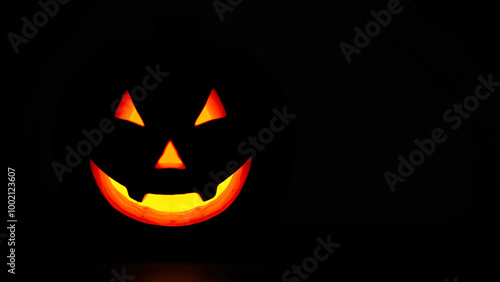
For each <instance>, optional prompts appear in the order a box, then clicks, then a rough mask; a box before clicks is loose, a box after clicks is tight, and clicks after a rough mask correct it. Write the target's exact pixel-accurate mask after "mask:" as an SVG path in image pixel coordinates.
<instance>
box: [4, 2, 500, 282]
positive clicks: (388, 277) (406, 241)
mask: <svg viewBox="0 0 500 282" xmlns="http://www.w3.org/2000/svg"><path fill="white" fill-rule="evenodd" d="M325 2H326V1H325ZM387 2H388V1H356V2H355V3H344V2H342V3H340V2H339V3H336V2H333V3H324V2H320V1H311V2H282V3H276V2H273V3H267V2H260V3H256V2H255V1H243V2H242V3H241V4H240V5H238V6H236V7H234V10H233V11H232V12H226V13H224V21H220V19H219V17H218V15H217V12H216V11H215V9H214V7H213V5H212V3H211V2H210V1H206V2H205V3H202V2H201V1H158V2H140V3H138V2H130V3H127V2H123V1H120V2H115V3H113V2H99V3H87V2H81V1H71V2H70V3H68V4H67V5H65V6H61V7H60V11H59V13H58V14H57V15H56V16H55V17H54V18H51V19H50V20H49V23H48V24H47V25H46V26H45V27H43V28H40V29H39V31H38V33H37V34H36V36H34V37H33V38H32V39H30V40H29V43H28V44H25V45H24V44H21V45H20V47H19V53H18V54H14V52H13V50H12V47H11V45H10V43H9V40H8V39H7V37H6V36H5V37H4V42H3V44H4V45H3V47H4V64H3V95H2V98H3V99H2V105H3V113H4V139H6V140H7V142H6V145H5V147H4V157H3V159H4V160H6V165H7V166H9V167H14V168H15V169H16V187H17V189H16V215H17V219H18V223H17V228H16V242H17V245H16V270H17V271H16V272H17V273H18V274H16V278H17V279H18V281H35V280H37V279H38V280H49V281H110V280H111V279H112V278H113V277H114V276H113V275H114V274H113V272H112V270H113V269H114V270H115V271H118V272H120V271H121V269H122V268H123V267H126V273H127V274H129V275H133V276H135V278H134V280H133V281H281V277H282V274H283V273H284V272H285V271H286V270H289V269H291V267H292V265H294V264H301V263H302V261H303V260H304V259H306V258H308V257H310V256H312V255H313V252H314V250H315V248H316V247H317V246H318V243H317V238H318V237H319V238H327V236H328V235H330V236H331V238H332V241H333V242H336V243H339V244H340V246H339V247H338V248H337V249H336V250H335V252H333V253H332V254H331V255H330V256H329V258H328V259H327V260H325V261H324V262H320V263H319V264H318V267H317V270H316V271H314V273H311V274H310V277H308V279H307V281H436V282H442V281H445V279H448V280H449V281H454V280H453V279H454V278H455V277H457V281H460V282H462V281H498V280H499V279H500V278H499V276H498V271H497V270H498V268H499V266H500V260H499V258H498V252H499V248H498V247H499V245H498V238H499V237H500V236H499V235H500V234H499V231H498V224H499V221H498V214H499V209H498V207H499V205H498V200H499V197H498V192H497V190H498V187H500V186H499V184H500V181H499V169H500V165H499V161H498V160H499V150H498V144H500V142H499V132H500V130H499V120H500V119H499V114H498V113H499V111H498V109H499V103H500V102H499V98H498V93H500V90H498V89H497V90H496V92H493V93H492V95H491V97H490V98H488V99H487V100H485V101H481V103H480V105H479V107H478V109H477V110H476V111H474V112H471V113H470V114H471V115H470V117H469V118H467V119H463V123H462V124H461V126H460V127H459V128H458V129H457V130H453V129H452V128H451V126H450V125H453V123H446V122H445V121H444V120H443V118H442V115H443V113H444V112H445V111H446V110H447V109H449V108H452V107H453V104H454V103H462V102H463V101H464V98H465V97H466V96H469V95H473V94H474V91H475V88H476V86H477V85H478V83H479V82H478V80H477V77H478V76H480V75H481V76H483V77H487V76H488V75H489V74H492V76H493V80H495V81H500V73H499V72H498V66H499V65H500V64H499V60H498V50H500V48H499V47H500V46H499V27H500V26H499V22H498V13H499V6H498V4H497V3H494V2H493V1H483V2H481V3H473V4H471V3H468V4H467V3H461V2H455V3H449V4H446V3H435V2H429V3H424V2H422V1H411V2H410V1H402V2H401V5H402V6H403V10H402V12H401V13H399V14H397V15H392V19H391V21H390V23H389V24H388V25H387V27H383V28H382V29H381V31H380V34H379V35H378V36H376V37H375V38H372V39H371V42H370V43H369V45H368V46H367V47H366V48H363V49H362V50H361V52H360V53H359V54H353V55H352V57H351V59H352V62H351V63H350V64H348V63H347V62H346V59H345V57H344V55H343V54H342V51H341V50H340V48H339V44H340V43H341V42H346V43H349V44H353V38H354V35H355V32H354V30H353V28H354V27H355V26H357V27H360V28H364V26H365V24H366V23H367V22H369V21H371V20H372V16H371V15H370V11H371V10H375V11H379V10H380V9H386V7H387ZM39 9H40V8H39V6H38V5H37V4H36V2H33V1H25V2H24V3H23V2H18V1H16V2H14V1H11V2H8V4H5V5H4V7H3V23H4V30H3V31H4V32H3V33H4V34H7V33H9V32H15V33H17V34H21V27H22V22H21V20H20V19H21V18H22V17H23V16H26V17H27V18H30V19H31V17H32V15H33V14H34V13H35V12H36V11H38V10H39ZM205 45H206V48H205V47H204V46H205ZM120 46H123V49H122V48H121V47H120ZM211 49H215V50H216V51H214V56H213V57H211V56H210V54H212V52H208V56H207V53H205V54H203V55H200V54H202V53H201V52H202V51H204V52H207V50H211ZM192 53H196V55H193V54H192ZM198 58H203V59H200V60H198ZM158 62H162V66H163V65H165V71H169V72H170V73H171V75H172V76H169V77H167V78H166V79H165V81H164V82H162V84H161V85H160V87H159V88H158V89H156V90H154V91H156V92H152V93H151V94H150V95H149V96H148V98H147V99H146V100H145V101H144V102H141V103H139V105H138V106H137V107H138V111H140V113H141V116H142V117H143V118H144V119H145V122H146V125H147V127H145V128H144V129H145V130H148V131H147V132H148V133H147V134H144V135H142V132H144V131H139V130H140V129H142V128H138V127H137V128H135V127H133V125H131V124H128V123H126V122H125V121H116V119H115V118H113V113H112V111H111V110H110V104H111V102H112V101H113V100H114V99H116V98H118V97H120V95H121V94H123V91H124V90H125V89H129V88H131V87H133V86H134V85H138V84H140V83H141V81H142V78H143V76H144V74H145V73H146V72H145V70H144V68H145V66H146V65H150V66H154V65H155V64H156V63H158ZM171 62H172V63H171ZM212 64H213V65H216V66H214V68H211V65H212ZM227 66H231V67H227ZM199 67H200V68H201V67H203V68H206V69H205V70H206V73H209V74H210V75H207V76H204V75H200V73H203V72H198V71H200V68H199ZM233 68H234V69H233ZM217 69H219V70H224V71H221V73H222V74H223V75H220V76H217V75H215V74H214V70H217ZM176 70H178V71H177V73H176ZM191 71H192V73H191ZM179 74H182V75H179ZM177 75H179V76H177ZM192 77H196V78H197V79H196V83H194V82H192V80H191V79H192ZM213 79H215V80H218V81H217V82H214V81H213ZM199 81H202V82H209V83H219V85H221V87H226V90H227V92H226V94H224V92H225V91H222V92H221V93H220V94H221V99H222V100H223V103H225V102H224V101H225V98H224V97H223V96H226V97H230V96H231V94H230V93H233V92H235V91H238V93H242V92H245V91H246V92H245V93H246V94H245V95H246V96H243V97H251V98H249V99H246V100H247V101H248V102H247V103H246V104H245V102H244V101H243V100H245V99H241V97H242V96H237V97H238V99H236V100H235V101H232V102H229V101H228V102H227V106H226V104H225V106H226V107H228V109H230V108H232V107H233V106H234V107H236V105H240V107H241V108H238V110H235V111H234V112H236V113H238V114H239V116H238V117H237V118H236V117H235V119H229V118H230V116H229V114H228V117H227V119H225V120H222V119H221V120H220V122H221V123H216V122H217V121H214V122H213V124H212V123H210V124H207V126H208V127H205V128H201V127H200V128H189V130H188V129H186V128H185V127H182V126H181V125H182V124H181V123H178V122H175V123H171V124H170V127H169V129H172V130H173V129H177V131H176V132H175V133H176V135H174V131H175V130H173V131H170V130H163V129H162V127H163V126H165V128H167V124H169V122H171V120H170V119H167V116H166V115H158V114H155V113H157V112H158V111H159V110H161V109H162V107H161V105H162V103H168V102H171V101H172V100H171V99H166V100H165V99H163V100H162V99H159V98H158V97H160V96H159V95H156V94H155V93H160V94H161V93H164V91H166V90H165V89H170V90H172V89H174V90H175V91H177V92H183V91H186V92H183V94H182V96H180V100H183V101H182V102H183V103H184V104H183V105H186V107H172V106H171V108H170V109H171V110H170V111H169V113H170V114H172V115H171V116H175V117H177V114H179V120H182V122H184V123H185V124H191V123H193V122H194V120H191V119H192V118H193V117H194V118H196V115H197V114H198V111H199V110H201V108H200V105H202V104H203V101H202V100H203V98H201V97H203V96H204V95H205V93H203V94H198V92H199V91H202V92H204V90H210V88H211V87H212V86H209V85H202V84H205V83H199ZM183 86H186V87H183ZM254 88H255V89H254ZM229 90H231V91H229ZM259 90H260V91H259ZM254 92H255V95H254V94H252V93H254ZM188 93H189V95H193V96H188ZM208 94H209V93H206V95H207V96H208ZM197 95H198V96H197ZM188 97H193V98H192V99H191V98H188ZM196 99H198V100H196ZM191 100H192V105H190V102H191ZM181 104H182V103H181ZM284 105H286V106H287V109H288V112H290V113H293V114H297V118H295V119H294V120H293V121H292V122H291V124H290V125H289V126H287V127H286V129H285V130H284V131H283V132H281V133H278V134H276V137H275V139H274V140H273V141H272V142H271V143H270V144H269V145H267V146H266V148H265V149H264V150H262V151H261V152H258V153H257V158H256V160H255V162H254V163H253V164H252V169H251V171H250V174H249V178H248V180H247V182H246V183H245V186H244V188H243V190H242V192H241V195H240V196H239V197H238V198H237V200H236V201H235V202H234V203H233V205H231V207H230V208H229V209H228V210H226V211H225V212H223V213H222V214H221V215H219V216H217V217H215V218H213V219H211V220H209V221H206V222H204V223H200V224H196V225H192V226H187V227H179V228H169V227H159V226H151V225H146V224H142V223H139V222H136V221H134V220H132V219H129V218H128V217H126V216H123V215H122V214H120V213H119V212H117V211H116V210H114V209H113V208H112V207H111V206H110V205H109V204H108V203H107V202H106V200H105V199H104V197H103V196H102V194H101V193H100V191H99V189H98V188H97V186H96V184H95V181H94V180H93V179H92V176H91V173H90V168H89V166H88V158H89V157H86V158H84V159H83V161H82V164H80V165H79V166H78V167H76V168H75V169H74V171H73V172H71V173H68V174H65V175H64V181H63V182H62V183H59V182H58V180H57V177H56V176H55V174H54V172H53V170H52V168H51V163H52V162H53V161H58V162H64V158H65V154H66V153H65V149H64V148H65V146H66V145H70V146H72V147H75V146H76V144H77V143H78V142H79V141H80V140H82V139H83V138H84V137H83V136H82V134H81V130H82V129H87V130H90V129H92V128H97V127H98V122H99V120H101V119H102V118H106V117H108V118H110V119H112V120H113V122H114V124H115V125H116V126H117V129H116V130H115V131H114V132H113V133H111V134H109V135H107V136H106V137H105V140H104V142H103V143H102V146H101V145H100V146H99V147H98V148H97V149H96V150H94V151H93V153H92V155H91V156H90V157H96V158H97V159H100V161H101V162H102V164H103V166H106V167H107V169H109V170H110V173H114V175H116V177H117V178H118V177H120V179H122V181H127V180H125V179H129V180H128V182H129V183H130V185H131V186H134V185H135V186H136V187H138V188H137V189H138V190H140V189H143V190H141V191H138V192H137V194H138V195H140V194H141V193H145V192H147V191H152V190H149V189H145V188H144V187H145V186H141V185H140V183H141V182H142V180H143V179H141V177H143V178H144V181H145V182H147V183H148V186H151V187H152V188H151V189H163V188H162V187H163V186H162V185H164V184H165V183H166V182H168V177H167V176H168V175H156V176H155V175H150V176H149V177H145V174H147V173H154V172H152V171H151V170H148V169H147V168H148V167H151V166H146V165H144V166H141V165H138V166H137V167H136V168H133V167H130V166H127V162H126V159H116V166H114V164H113V160H114V159H115V158H118V157H116V156H120V154H123V153H122V152H124V151H126V150H127V148H135V149H137V150H130V151H127V152H129V153H130V154H131V155H133V154H136V155H135V159H134V162H133V163H134V164H137V163H139V161H143V162H145V163H148V164H150V163H151V162H152V163H153V165H154V161H155V160H156V159H155V156H159V154H160V153H161V151H162V150H163V148H164V146H165V145H166V142H167V141H168V139H172V138H174V139H175V138H178V139H175V140H179V141H178V142H177V141H175V140H174V143H175V146H176V148H177V149H178V150H179V151H181V153H182V157H183V160H184V158H186V159H185V160H186V162H187V163H191V164H193V165H195V164H197V165H198V167H197V168H199V174H189V175H186V176H188V177H187V178H189V182H190V183H189V185H187V187H186V189H190V188H191V187H192V186H199V185H202V183H204V182H205V180H206V179H204V178H205V177H206V175H207V169H213V170H214V171H216V170H218V169H219V167H220V166H223V165H224V163H225V162H226V161H227V160H229V159H233V158H236V159H238V158H241V156H239V155H238V154H237V152H236V150H235V149H236V147H237V146H238V144H239V143H240V142H242V141H244V140H245V139H246V137H247V136H249V135H256V134H257V133H258V131H259V129H260V128H263V127H265V126H267V124H268V120H269V118H270V117H272V108H273V107H277V108H278V109H281V108H282V106H284ZM189 106H192V107H193V108H192V109H189V110H186V111H184V109H185V108H189ZM198 108H200V109H198ZM242 109H243V110H242ZM176 111H178V112H176ZM228 113H229V110H228ZM143 114H144V115H143ZM181 116H182V117H183V118H182V119H181V118H180V117H181ZM184 117H185V118H184ZM232 117H234V116H231V118H232ZM146 119H147V120H146ZM148 122H149V123H148ZM148 125H151V126H149V127H148ZM175 126H178V127H179V128H174V127H175ZM224 126H226V127H224ZM231 126H232V127H234V128H235V129H234V132H237V134H236V133H235V134H234V135H231V136H230V139H221V140H218V141H221V142H222V141H223V142H226V143H225V144H224V145H221V144H220V143H219V142H216V141H215V139H213V140H212V139H210V137H213V136H219V137H220V136H221V135H217V134H215V131H211V129H213V130H222V131H223V135H224V134H225V135H227V134H228V132H230V130H229V129H228V128H230V127H231ZM235 126H236V127H235ZM435 128H442V129H443V130H444V131H445V132H446V134H447V136H448V139H447V140H446V141H445V142H444V143H442V144H438V145H436V149H435V152H434V153H433V154H432V155H431V156H429V157H426V159H425V162H424V163H423V164H422V165H421V166H419V167H417V168H416V169H415V172H414V173H413V174H412V175H411V176H409V177H408V178H407V179H406V180H405V182H404V183H398V184H396V185H395V187H396V191H395V192H394V193H393V192H391V190H390V188H389V186H388V185H387V183H386V180H385V179H384V172H386V171H392V172H396V171H397V167H398V164H399V161H398V159H397V158H398V156H399V155H402V156H404V157H405V158H407V157H408V155H409V154H410V152H412V151H413V150H414V149H416V148H417V147H416V145H415V144H414V139H419V140H423V139H425V138H429V137H431V132H432V131H433V130H434V129H435ZM195 129H200V130H202V131H195ZM129 130H130V131H129ZM169 134H172V135H169ZM189 134H192V136H194V137H196V136H204V137H200V138H208V139H210V140H211V142H213V143H210V142H209V143H206V142H199V139H196V138H194V137H193V138H187V137H186V135H189ZM142 136H144V137H145V138H141V137H142ZM190 136H191V135H190ZM207 136H209V137H207ZM108 137H109V138H108ZM146 137H147V138H146ZM182 138H185V139H184V141H185V142H182V141H181V140H183V139H182ZM120 140H121V141H123V140H127V141H126V142H124V143H121V144H118V143H119V142H118V141H120ZM115 141H116V142H115ZM127 142H128V143H127ZM140 142H144V143H140ZM139 144H141V145H140V146H139ZM213 144H219V145H220V147H218V148H217V149H214V151H211V150H210V149H208V148H210V147H213V146H212V145H213ZM120 146H122V147H120ZM127 146H128V147H127ZM134 146H135V147H134ZM203 146H205V147H203ZM108 148H109V149H108ZM192 148H197V150H199V152H197V153H193V152H195V151H193V150H191V149H192ZM202 148H207V150H202ZM225 148H228V150H227V151H226V150H225ZM140 150H144V151H140ZM156 152H159V153H158V154H156ZM108 153H109V154H108ZM145 154H149V155H148V156H150V157H145ZM203 154H206V155H207V156H208V155H217V156H218V157H219V159H217V164H216V165H215V164H214V166H216V167H217V168H216V167H211V164H210V163H208V162H207V161H206V160H207V158H206V157H207V156H205V155H203ZM202 155H203V157H204V158H201V156H202ZM122 156H123V155H122ZM198 159H200V160H201V159H203V161H202V162H201V163H200V162H197V160H198ZM238 161H242V160H239V159H238ZM122 169H123V170H122ZM127 169H129V170H130V171H127V172H125V171H124V170H127ZM141 170H144V171H141ZM134 174H136V175H137V176H139V178H136V177H133V176H134ZM163 176H165V178H167V180H165V179H163ZM171 180H172V181H174V180H173V179H171ZM176 181H177V184H180V185H175V186H174V187H176V189H180V190H183V189H185V188H184V187H181V186H182V185H181V184H184V183H185V182H186V181H183V180H182V179H181V178H179V179H177V180H176ZM145 190H147V191H145ZM180 190H175V192H179V191H180ZM172 191H174V190H172ZM137 197H140V196H137ZM2 202H6V201H4V200H2ZM4 206H5V209H6V205H5V204H2V209H3V208H4ZM3 211H4V210H2V213H4V212H3ZM0 232H4V231H0ZM0 244H1V246H2V247H1V248H2V254H1V257H2V258H3V259H2V261H1V262H2V265H4V267H2V272H3V273H6V268H5V263H4V260H5V256H6V255H7V247H6V245H5V241H4V240H3V239H2V243H0ZM4 269H5V270H4ZM3 273H2V275H3ZM7 274H8V273H7ZM9 275H10V274H9ZM9 278H12V276H10V277H9ZM2 281H4V280H2ZM111 281H112V280H111ZM292 281H293V280H292Z"/></svg>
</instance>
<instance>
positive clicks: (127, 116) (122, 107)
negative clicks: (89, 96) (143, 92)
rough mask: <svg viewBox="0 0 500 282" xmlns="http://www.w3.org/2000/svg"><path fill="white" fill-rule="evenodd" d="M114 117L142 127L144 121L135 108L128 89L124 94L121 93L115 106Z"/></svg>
mask: <svg viewBox="0 0 500 282" xmlns="http://www.w3.org/2000/svg"><path fill="white" fill-rule="evenodd" d="M115 117H116V118H119V119H123V120H126V121H130V122H133V123H135V124H138V125H140V126H142V127H144V122H143V121H142V118H141V116H140V115H139V112H138V111H137V109H136V108H135V106H134V102H133V101H132V98H131V97H130V94H129V93H128V91H125V94H123V97H122V99H121V101H120V104H118V107H117V108H116V111H115Z"/></svg>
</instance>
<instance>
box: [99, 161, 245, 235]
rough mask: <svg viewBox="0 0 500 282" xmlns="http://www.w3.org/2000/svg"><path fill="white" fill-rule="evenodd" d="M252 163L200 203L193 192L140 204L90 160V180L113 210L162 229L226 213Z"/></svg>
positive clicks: (147, 199)
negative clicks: (212, 195)
mask: <svg viewBox="0 0 500 282" xmlns="http://www.w3.org/2000/svg"><path fill="white" fill-rule="evenodd" d="M251 161H252V159H251V158H249V159H248V160H247V161H246V162H245V163H244V164H243V165H242V166H241V167H240V168H239V169H238V170H237V171H235V172H234V173H233V174H231V175H230V176H229V177H228V178H226V179H225V180H224V181H222V182H221V183H220V184H219V185H218V186H217V192H216V194H215V196H214V197H212V198H211V199H209V200H206V201H203V199H202V198H201V196H200V195H199V194H198V193H196V192H191V193H185V194H174V195H165V194H149V193H148V194H145V195H144V197H143V199H142V201H140V202H139V201H136V200H134V199H132V198H131V197H130V196H129V193H128V190H127V187H125V186H124V185H122V184H120V183H118V182H117V181H115V180H114V179H113V178H111V177H109V176H108V175H107V174H106V173H105V172H104V171H102V170H101V169H100V168H99V167H98V166H97V165H96V164H95V163H94V162H93V161H92V160H90V168H91V170H92V174H93V176H94V179H95V181H96V183H97V186H99V189H100V190H101V193H102V194H103V196H104V197H105V198H106V200H107V201H108V202H109V204H110V205H111V206H113V208H115V209H116V210H118V211H119V212H121V213H123V214H124V215H126V216H128V217H130V218H132V219H135V220H137V221H140V222H143V223H148V224H153V225H162V226H184V225H190V224H195V223H199V222H202V221H205V220H207V219H210V218H212V217H214V216H216V215H218V214H220V213H221V212H223V211H224V210H226V209H227V208H228V207H229V206H230V205H231V204H232V203H233V201H234V200H235V199H236V197H237V196H238V194H239V193H240V191H241V188H242V187H243V185H244V184H245V181H246V178H247V176H248V172H249V171H250V165H251Z"/></svg>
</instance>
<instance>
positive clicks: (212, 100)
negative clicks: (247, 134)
mask: <svg viewBox="0 0 500 282" xmlns="http://www.w3.org/2000/svg"><path fill="white" fill-rule="evenodd" d="M225 116H226V110H225V109H224V106H223V105H222V102H221V101H220V98H219V95H217V92H215V89H212V92H210V96H208V99H207V102H206V103H205V106H204V107H203V109H202V110H201V113H200V115H199V116H198V118H197V119H196V121H195V122H194V126H198V125H200V124H203V123H206V122H209V121H211V120H214V119H219V118H223V117H225Z"/></svg>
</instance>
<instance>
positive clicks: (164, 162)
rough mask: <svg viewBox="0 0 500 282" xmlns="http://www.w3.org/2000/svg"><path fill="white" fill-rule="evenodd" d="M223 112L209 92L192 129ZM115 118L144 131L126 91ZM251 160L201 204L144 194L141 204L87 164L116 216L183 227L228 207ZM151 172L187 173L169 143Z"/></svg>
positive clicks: (196, 199) (196, 198)
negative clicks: (120, 214) (176, 171)
mask: <svg viewBox="0 0 500 282" xmlns="http://www.w3.org/2000/svg"><path fill="white" fill-rule="evenodd" d="M226 115H227V114H226V110H225V108H224V105H223V104H222V101H221V100H220V98H219V96H218V95H217V92H216V90H215V89H212V91H211V92H210V94H209V95H208V98H207V100H206V102H205V105H204V106H203V108H202V109H201V111H200V113H199V115H198V117H197V118H196V120H195V121H194V124H193V127H198V126H202V125H203V124H205V123H208V122H213V121H215V120H218V119H222V118H226ZM115 118H118V119H121V120H125V121H128V122H131V123H134V124H136V125H137V126H140V127H146V126H147V125H146V124H145V123H144V121H143V119H142V117H141V115H140V114H139V112H138V111H137V109H136V107H135V106H134V102H133V101H132V98H131V96H130V94H129V92H128V91H126V92H125V94H124V95H123V97H122V99H121V101H120V103H119V105H118V107H117V109H116V112H115ZM250 165H251V158H248V159H247V160H246V162H245V163H244V164H243V165H242V166H241V167H239V168H238V169H237V170H236V171H235V172H233V173H232V174H231V175H230V176H229V177H227V178H226V179H224V180H223V181H222V182H221V183H219V184H218V185H217V188H216V192H215V195H214V196H213V197H212V198H211V199H206V200H203V199H202V197H201V196H200V194H198V193H196V192H189V193H183V194H153V193H147V194H145V195H144V197H143V198H142V201H136V200H134V199H132V198H131V197H130V196H129V193H128V190H127V187H125V186H124V185H122V184H120V183H119V182H118V181H116V180H115V179H113V178H111V177H109V176H108V175H107V174H106V173H105V172H104V171H103V170H101V169H100V168H99V166H98V165H97V164H96V163H95V162H93V161H92V160H90V166H91V169H92V174H93V176H94V179H95V180H96V182H97V185H98V186H99V189H100V190H101V192H102V194H103V195H104V197H105V198H106V200H107V201H108V202H109V203H110V204H111V205H112V206H113V207H114V208H115V209H116V210H118V211H119V212H121V213H123V214H125V215H127V216H129V217H131V218H133V219H135V220H138V221H141V222H144V223H149V224H155V225H164V226H182V225H189V224H194V223H198V222H202V221H205V220H207V219H209V218H212V217H214V216H216V215H218V214H220V213H221V212H223V211H224V210H225V209H226V208H228V207H229V205H231V203H232V202H233V201H234V200H235V199H236V197H237V196H238V194H239V192H240V190H241V188H242V187H243V184H244V183H245V180H246V177H247V175H248V172H249V170H250ZM154 169H162V170H185V169H189V167H186V165H185V164H184V162H183V161H182V157H181V156H180V155H179V152H178V151H177V149H176V147H175V145H174V142H173V141H172V140H168V142H167V143H166V145H165V148H164V149H163V152H162V153H161V155H159V156H158V160H157V161H156V163H155V164H154Z"/></svg>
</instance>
